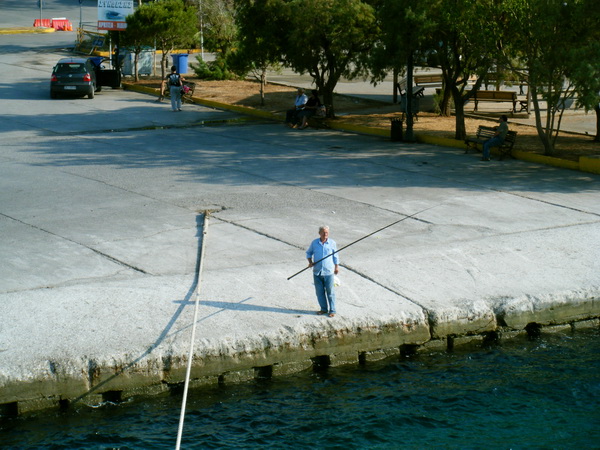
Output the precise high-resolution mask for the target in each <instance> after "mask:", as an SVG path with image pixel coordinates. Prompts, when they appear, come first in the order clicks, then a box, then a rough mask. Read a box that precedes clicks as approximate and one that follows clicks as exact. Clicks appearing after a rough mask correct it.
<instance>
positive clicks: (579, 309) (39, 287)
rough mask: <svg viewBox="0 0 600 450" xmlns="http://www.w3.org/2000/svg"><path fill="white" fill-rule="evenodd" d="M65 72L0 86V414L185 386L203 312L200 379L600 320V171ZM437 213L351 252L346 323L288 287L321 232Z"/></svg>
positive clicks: (19, 63)
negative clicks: (91, 94) (58, 90)
mask: <svg viewBox="0 0 600 450" xmlns="http://www.w3.org/2000/svg"><path fill="white" fill-rule="evenodd" d="M56 34H57V33H52V34H50V35H48V36H54V35H56ZM39 38H40V37H39V36H38V39H39ZM13 39H18V37H14V38H13ZM11 45H14V46H18V43H13V44H11ZM60 56H61V55H59V54H58V53H57V52H56V51H47V52H41V53H40V52H38V51H28V50H22V51H19V52H8V53H5V54H3V56H2V61H1V62H0V74H2V77H3V79H8V78H9V74H14V73H15V70H16V68H18V73H19V78H18V79H16V80H14V83H15V88H14V89H5V90H2V91H1V92H0V96H1V97H2V104H3V108H2V113H1V117H0V136H1V139H0V161H1V164H0V235H1V236H2V239H1V240H0V261H1V262H0V265H1V266H0V267H1V269H0V318H1V320H0V414H2V415H9V414H17V413H23V412H27V411H32V410H38V409H43V408H49V407H50V408H52V407H54V408H57V407H67V406H69V405H72V404H74V403H79V402H81V403H86V404H97V403H100V402H102V401H104V400H111V401H118V400H122V399H124V398H126V397H128V396H131V395H137V394H152V393H158V392H163V391H165V390H168V389H178V388H179V387H180V385H181V383H182V382H183V380H184V375H185V367H186V363H187V358H188V356H187V355H188V349H189V341H190V335H191V327H192V320H193V307H194V301H195V300H196V298H197V297H198V298H199V299H200V314H199V319H198V322H197V333H196V342H195V354H194V361H193V370H192V378H193V382H192V384H193V385H200V384H204V383H233V382H240V381H244V380H249V379H253V378H255V377H270V376H282V375H285V374H289V373H294V372H297V371H300V370H307V369H310V368H311V367H313V366H315V365H317V366H319V365H320V366H322V365H340V364H359V363H366V364H368V362H369V361H372V360H376V359H380V358H384V357H387V356H391V355H401V354H410V353H413V352H419V351H433V350H446V349H452V348H455V347H456V346H459V345H467V344H471V345H480V344H483V343H485V342H488V341H490V340H495V339H503V338H510V337H511V336H513V335H514V334H519V333H535V332H537V331H539V330H540V329H541V330H542V332H543V331H544V330H555V329H577V328H580V327H598V326H599V322H598V318H599V317H600V305H599V301H598V298H599V294H600V270H599V269H600V176H599V175H594V174H590V173H583V172H578V171H572V170H565V169H560V168H555V167H548V166H544V165H539V164H534V163H529V162H524V161H514V160H508V161H502V162H498V161H492V162H481V161H479V157H478V156H476V155H464V154H463V152H462V151H460V150H457V149H452V148H445V147H439V146H433V145H425V144H406V143H396V142H394V143H392V142H390V141H389V140H387V139H383V138H378V137H373V136H363V135H356V134H351V133H344V132H340V131H335V130H304V131H296V130H288V129H287V128H285V127H283V125H282V124H280V123H271V122H257V123H252V122H250V123H248V122H244V123H240V122H237V121H235V119H236V118H239V117H240V115H239V114H238V113H233V112H227V111H220V110H215V109H210V108H206V107H201V106H197V105H186V106H185V107H184V111H182V112H179V113H174V112H171V111H170V108H169V106H168V105H167V104H166V103H157V102H156V101H155V100H156V99H155V98H154V97H152V96H149V95H144V94H140V93H135V92H129V91H122V90H111V89H104V90H103V91H102V92H100V93H98V95H97V96H96V97H95V98H94V99H93V100H88V99H61V100H50V99H49V95H48V89H49V86H48V81H47V80H48V78H49V74H50V71H51V67H52V65H53V64H54V63H55V62H56V60H58V58H59V57H60ZM13 78H14V77H13ZM228 121H229V122H228ZM429 207H434V208H431V209H428V210H427V211H424V212H423V213H422V214H420V215H418V216H416V217H414V218H410V219H407V220H405V221H403V222H401V223H399V224H398V225H397V226H394V227H391V228H389V229H386V230H385V231H383V232H381V233H379V234H376V235H374V236H372V237H371V238H369V239H366V240H364V241H362V242H360V243H358V244H356V245H354V246H352V247H350V248H348V249H347V250H345V251H343V252H341V253H340V259H341V265H342V267H341V273H340V279H341V285H340V286H339V287H338V288H337V294H338V302H339V306H338V310H339V311H338V315H337V316H336V317H335V318H332V319H330V318H327V317H322V316H317V315H316V314H315V312H316V311H317V302H316V298H315V295H314V291H313V285H312V277H311V275H310V273H309V272H308V271H307V272H305V273H303V274H301V275H299V276H297V277H295V278H293V279H292V280H290V281H288V280H287V277H288V276H290V275H291V274H293V273H295V272H297V271H298V270H300V269H302V268H303V267H304V266H305V265H306V260H305V257H304V250H305V248H306V247H307V246H308V244H309V242H310V240H311V239H314V238H316V237H317V229H318V227H319V226H320V225H322V224H327V225H329V226H330V228H331V237H332V238H334V239H335V240H336V241H337V242H338V245H339V246H340V247H342V246H344V245H346V244H348V243H350V242H353V241H354V240H356V239H358V238H360V237H362V236H364V235H366V234H368V233H370V232H372V231H374V230H376V229H379V228H381V227H383V226H385V225H387V224H390V223H392V222H394V221H397V220H398V219H400V218H402V217H405V216H407V215H411V214H414V213H416V212H417V211H420V210H424V209H426V208H429ZM205 211H211V214H210V220H209V225H208V228H207V229H206V230H203V229H202V222H203V215H204V213H205ZM204 232H206V240H205V248H204V261H203V266H204V270H203V272H202V274H201V275H200V277H199V276H198V266H199V261H198V258H199V254H200V252H199V245H200V242H201V236H202V234H203V233H204Z"/></svg>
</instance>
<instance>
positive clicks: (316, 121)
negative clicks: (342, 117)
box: [306, 105, 331, 128]
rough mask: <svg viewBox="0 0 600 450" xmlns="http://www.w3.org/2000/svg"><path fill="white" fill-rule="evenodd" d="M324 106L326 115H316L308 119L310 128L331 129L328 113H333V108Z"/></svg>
mask: <svg viewBox="0 0 600 450" xmlns="http://www.w3.org/2000/svg"><path fill="white" fill-rule="evenodd" d="M324 106H325V111H324V113H321V114H314V115H312V116H310V117H309V118H308V119H307V121H306V123H307V124H308V126H309V127H311V128H329V125H327V112H328V111H331V106H328V105H324Z"/></svg>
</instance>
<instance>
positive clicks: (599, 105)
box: [594, 103, 600, 142]
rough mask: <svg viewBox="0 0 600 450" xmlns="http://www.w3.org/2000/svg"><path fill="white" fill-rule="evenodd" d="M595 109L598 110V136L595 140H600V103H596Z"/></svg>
mask: <svg viewBox="0 0 600 450" xmlns="http://www.w3.org/2000/svg"><path fill="white" fill-rule="evenodd" d="M594 110H595V111H596V137H595V138H594V141H595V142H600V103H597V104H596V106H595V107H594Z"/></svg>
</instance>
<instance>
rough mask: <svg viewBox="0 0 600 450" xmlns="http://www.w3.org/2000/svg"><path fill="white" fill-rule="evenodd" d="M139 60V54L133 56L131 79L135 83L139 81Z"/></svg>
mask: <svg viewBox="0 0 600 450" xmlns="http://www.w3.org/2000/svg"><path fill="white" fill-rule="evenodd" d="M139 60H140V52H137V51H136V52H135V53H134V54H133V78H134V80H135V81H140V75H139V73H138V61H139Z"/></svg>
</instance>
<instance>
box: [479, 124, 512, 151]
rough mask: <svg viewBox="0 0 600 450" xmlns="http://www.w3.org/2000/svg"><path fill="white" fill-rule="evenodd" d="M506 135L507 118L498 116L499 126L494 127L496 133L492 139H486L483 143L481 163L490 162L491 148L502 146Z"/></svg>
mask: <svg viewBox="0 0 600 450" xmlns="http://www.w3.org/2000/svg"><path fill="white" fill-rule="evenodd" d="M507 133H508V117H507V116H506V115H505V114H503V115H501V116H500V125H498V126H497V127H496V133H494V137H492V138H491V139H488V140H487V141H485V142H484V143H483V158H481V160H482V161H489V160H490V151H491V150H492V147H497V146H498V145H502V144H503V143H504V138H505V137H506V134H507Z"/></svg>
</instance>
